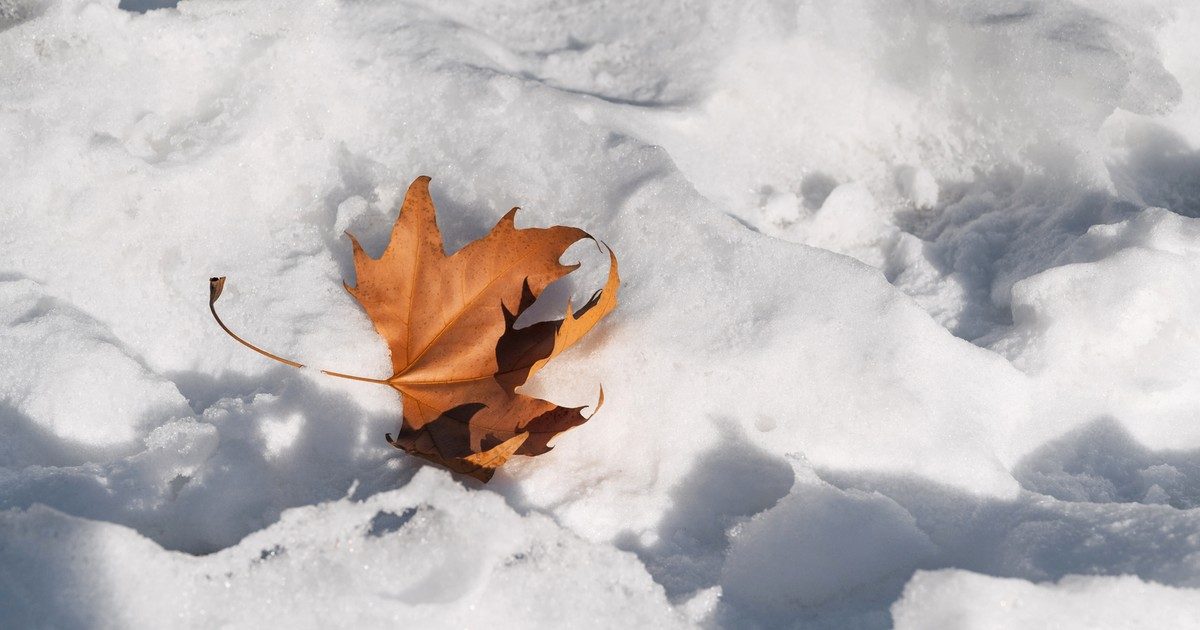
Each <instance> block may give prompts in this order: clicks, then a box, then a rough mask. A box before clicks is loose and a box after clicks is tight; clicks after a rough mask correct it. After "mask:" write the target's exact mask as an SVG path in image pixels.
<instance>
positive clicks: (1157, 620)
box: [892, 570, 1200, 630]
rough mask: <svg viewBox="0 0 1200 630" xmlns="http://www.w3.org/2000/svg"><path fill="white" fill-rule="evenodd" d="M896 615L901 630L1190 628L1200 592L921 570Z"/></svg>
mask: <svg viewBox="0 0 1200 630" xmlns="http://www.w3.org/2000/svg"><path fill="white" fill-rule="evenodd" d="M1130 600H1136V601H1137V605H1136V606H1131V605H1129V602H1130ZM892 614H893V616H894V617H895V619H896V628H897V630H904V629H907V628H948V627H957V628H964V627H969V628H978V629H979V630H987V629H990V628H997V629H999V628H1096V629H1097V630H1100V629H1103V630H1119V629H1120V630H1135V629H1137V628H1190V627H1193V626H1195V625H1196V624H1200V592H1197V591H1195V590H1190V589H1179V588H1172V587H1170V586H1163V585H1161V584H1155V583H1154V582H1143V581H1142V580H1139V579H1137V578H1135V577H1132V576H1113V577H1085V576H1072V577H1069V578H1063V579H1062V580H1059V581H1058V582H1057V583H1054V584H1034V583H1031V582H1026V581H1025V580H1017V579H1006V578H997V577H989V576H985V575H979V574H976V573H971V572H969V571H956V570H942V571H919V572H917V574H916V575H915V576H913V579H912V580H911V581H910V582H909V583H908V586H906V587H905V588H904V597H903V598H902V599H901V600H900V601H898V602H896V604H895V605H894V606H893V607H892Z"/></svg>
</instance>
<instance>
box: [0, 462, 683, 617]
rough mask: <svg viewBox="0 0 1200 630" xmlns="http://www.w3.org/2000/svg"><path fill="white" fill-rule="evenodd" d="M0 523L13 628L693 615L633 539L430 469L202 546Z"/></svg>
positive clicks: (85, 526)
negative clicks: (223, 544) (175, 546)
mask: <svg viewBox="0 0 1200 630" xmlns="http://www.w3.org/2000/svg"><path fill="white" fill-rule="evenodd" d="M0 535H2V536H3V537H4V540H5V545H4V546H3V548H0V584H4V585H5V587H6V591H7V592H6V594H5V602H6V603H5V604H4V606H3V610H4V613H5V623H6V625H10V626H13V627H63V628H66V627H87V626H90V625H93V624H94V623H96V621H97V620H101V622H102V624H103V625H104V626H109V627H145V628H150V627H164V626H170V627H175V628H213V627H228V628H261V627H266V626H270V627H279V626H286V627H290V628H328V627H332V626H337V627H349V626H356V627H364V626H366V627H383V626H387V625H396V624H403V625H416V626H420V627H423V628H461V627H466V626H476V625H487V626H488V627H498V628H527V627H529V626H530V625H542V624H545V625H552V626H557V627H565V626H569V627H573V628H576V627H578V628H611V627H613V626H614V625H618V626H621V627H655V628H681V627H685V625H686V624H685V622H686V620H685V619H684V618H683V617H682V616H680V615H679V614H676V613H674V612H673V611H672V609H671V607H670V606H669V605H668V604H667V602H666V598H665V597H664V595H663V592H662V588H661V587H659V586H658V585H657V584H655V583H654V582H653V581H652V580H651V579H650V576H649V575H647V574H646V572H645V570H644V569H643V568H642V566H641V564H640V563H639V562H638V561H637V559H636V558H635V557H633V556H632V555H631V554H627V553H623V552H620V551H616V550H614V549H612V548H611V547H607V546H602V545H594V544H590V543H587V542H584V541H582V540H580V539H579V538H578V537H577V536H574V535H572V534H570V533H569V532H566V531H564V530H563V529H561V528H559V527H557V526H556V525H554V523H553V522H552V521H551V520H550V519H548V518H546V517H544V516H538V515H532V516H525V517H522V516H520V515H518V514H516V513H515V512H513V511H512V509H510V508H508V507H507V506H505V505H504V502H503V500H501V499H500V498H499V497H496V496H495V495H491V494H487V493H477V492H469V491H467V490H465V489H464V488H462V486H460V485H458V484H456V483H454V482H452V481H450V479H449V478H448V475H447V474H445V473H441V472H435V471H432V470H426V471H422V472H421V473H419V474H418V475H417V476H416V477H414V478H413V480H412V481H411V482H410V483H409V484H408V485H406V486H405V487H404V488H403V489H400V490H393V491H388V492H382V493H378V494H375V495H374V496H372V497H371V498H369V499H367V500H364V501H352V500H349V499H342V500H340V501H335V502H331V503H322V504H317V505H312V506H308V507H304V508H296V509H293V510H289V511H287V512H285V513H284V514H283V515H282V517H281V518H280V519H279V521H278V522H277V523H275V524H273V525H271V526H270V527H268V528H266V529H263V530H262V531H259V532H256V533H254V534H253V535H252V536H248V537H246V539H244V540H243V541H241V542H240V543H239V544H237V545H236V546H233V547H229V548H227V549H224V550H222V551H221V552H219V553H216V554H212V555H208V556H202V557H194V556H189V555H186V554H181V553H177V552H170V551H164V550H163V549H162V548H161V547H159V546H158V545H155V544H154V543H153V542H151V541H148V540H146V539H145V538H143V537H141V536H139V535H138V534H137V533H136V532H134V531H132V530H129V529H126V528H124V527H120V526H117V525H110V524H106V523H100V522H96V521H87V520H83V519H78V518H73V517H70V516H66V515H64V514H62V513H60V512H56V511H54V510H51V509H49V508H45V507H37V508H33V509H30V510H28V511H25V512H10V513H7V514H4V515H0ZM397 569H399V570H397ZM563 584H570V585H571V588H570V589H561V588H560V587H561V586H562V585H563ZM553 593H559V596H558V597H557V598H556V597H554V596H552V594H553Z"/></svg>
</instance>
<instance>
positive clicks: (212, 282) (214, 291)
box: [208, 276, 225, 306]
mask: <svg viewBox="0 0 1200 630" xmlns="http://www.w3.org/2000/svg"><path fill="white" fill-rule="evenodd" d="M224 289H225V276H220V277H217V276H213V277H211V278H209V279H208V303H209V305H210V306H211V305H212V304H215V303H216V301H217V298H219V297H221V291H223V290H224Z"/></svg>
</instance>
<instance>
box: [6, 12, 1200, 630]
mask: <svg viewBox="0 0 1200 630" xmlns="http://www.w3.org/2000/svg"><path fill="white" fill-rule="evenodd" d="M601 15H603V16H605V17H604V19H600V17H599V16H601ZM1196 24H1200V14H1197V13H1196V11H1195V10H1194V9H1192V8H1189V7H1187V6H1183V5H1182V4H1180V5H1179V6H1174V5H1167V6H1159V5H1151V4H1143V3H1138V4H1136V5H1133V6H1128V5H1126V4H1124V3H1116V2H1107V1H1101V0H1095V1H1089V2H1072V1H1067V0H1058V1H1055V0H1044V1H1040V2H1026V3H1007V4H1004V5H1003V6H998V5H995V4H994V3H985V2H969V3H961V2H954V3H950V2H925V3H911V4H901V5H897V4H896V3H891V2H883V1H882V0H856V1H854V2H810V3H797V4H796V5H795V6H792V5H788V4H787V3H770V2H763V3H757V2H751V3H728V4H727V3H722V2H708V3H701V4H700V5H696V4H695V3H686V2H663V3H654V4H653V5H652V6H651V5H644V4H643V3H639V2H632V1H630V2H624V1H618V0H611V1H608V2H604V3H601V4H598V5H597V4H579V5H574V4H567V5H562V6H560V5H557V4H553V5H544V4H540V3H521V2H504V3H495V2H482V1H480V2H464V3H454V4H453V5H452V6H449V7H445V6H441V3H410V4H403V5H394V4H387V3H361V2H360V3H348V2H334V1H330V2H318V3H310V4H305V5H303V6H295V5H294V3H282V2H244V1H235V2H208V1H202V0H188V1H185V2H182V3H180V4H179V5H178V7H177V8H175V9H167V10H156V11H149V12H146V13H143V14H138V13H131V12H128V11H123V10H121V9H120V8H119V7H118V5H117V2H116V0H56V1H52V0H45V1H41V0H37V1H35V0H12V1H9V2H2V1H0V78H2V80H0V163H2V164H3V168H0V191H3V192H0V297H2V300H0V377H2V378H0V381H2V383H0V435H3V436H4V437H6V438H8V439H7V440H5V444H4V446H0V507H2V508H10V511H8V512H6V513H4V514H3V516H2V517H0V518H2V519H3V521H4V523H5V525H4V526H3V533H0V550H2V551H0V552H2V553H4V554H7V556H6V558H10V559H11V562H9V561H6V562H5V563H4V565H3V566H5V567H6V568H7V567H8V566H12V567H17V568H14V569H11V570H9V572H8V573H5V579H4V580H3V581H0V594H3V595H4V596H3V597H0V620H8V619H14V620H17V622H25V621H32V620H35V619H36V616H37V615H41V614H44V613H43V612H42V611H44V610H45V609H46V607H47V606H48V605H49V604H51V603H53V604H54V606H55V607H56V608H55V609H56V610H58V609H61V615H62V617H61V618H56V619H54V620H52V621H53V622H55V623H58V624H59V625H64V626H72V625H85V624H87V623H89V622H88V621H85V620H84V618H83V617H80V616H79V615H82V614H83V613H82V611H84V610H85V609H86V610H88V611H90V612H89V614H90V615H91V616H90V617H88V619H89V620H93V622H94V623H96V624H98V625H112V626H153V625H161V624H163V623H167V619H168V616H169V615H173V614H176V613H178V612H181V611H182V612H185V613H187V614H186V615H185V616H186V617H187V620H188V621H192V620H194V622H193V623H195V625H200V626H209V625H214V624H221V623H231V624H245V625H253V624H254V623H255V621H261V620H263V619H266V618H267V617H266V615H268V614H269V613H271V612H273V611H274V612H276V613H277V614H278V615H280V617H278V618H279V619H288V620H291V621H295V622H298V623H302V624H303V623H310V622H309V620H312V621H311V624H313V625H321V622H323V621H327V622H332V621H334V620H335V619H334V617H332V616H331V615H335V614H336V615H338V617H337V619H339V620H340V619H342V618H345V619H348V620H356V621H359V622H361V623H363V624H366V625H383V624H385V623H388V624H391V623H395V622H402V623H416V624H418V625H425V624H429V623H435V622H437V623H442V622H445V623H446V624H447V625H471V623H472V620H473V619H474V617H472V616H471V615H473V614H475V613H472V612H470V611H471V610H472V609H474V610H476V611H493V612H495V613H496V614H497V615H500V616H501V617H503V618H504V619H505V620H511V623H512V625H523V626H527V625H531V624H532V625H551V624H552V623H556V622H561V623H565V624H569V625H580V624H587V623H593V624H595V625H616V624H618V623H621V624H625V625H650V624H670V623H679V624H689V623H693V624H708V625H715V626H730V627H733V626H743V625H746V624H758V625H762V626H764V627H776V626H789V625H794V624H796V623H801V624H806V623H811V624H815V625H818V626H819V625H834V626H837V625H860V626H866V627H881V626H886V625H888V624H889V622H890V618H889V616H888V612H887V611H888V609H889V605H890V604H891V603H892V602H893V601H894V600H896V598H898V597H899V596H900V595H901V589H902V588H904V584H905V583H906V582H907V581H908V579H909V577H910V576H911V575H912V573H913V572H914V571H915V570H918V569H936V568H940V567H955V568H962V569H967V570H971V571H976V572H979V573H984V574H988V575H1003V576H1018V577H1022V578H1025V579H1030V580H1043V581H1044V580H1057V579H1060V578H1062V577H1064V576H1066V575H1069V574H1073V573H1084V574H1097V573H1099V574H1122V573H1130V574H1134V575H1137V576H1140V577H1141V578H1143V579H1152V580H1156V581H1158V582H1161V583H1164V584H1169V585H1174V586H1179V587H1200V584H1198V583H1197V582H1198V580H1200V578H1198V576H1200V568H1198V567H1197V565H1196V561H1195V558H1197V557H1200V555H1197V553H1198V550H1197V549H1196V545H1197V542H1196V541H1198V540H1200V531H1198V530H1200V526H1197V525H1196V523H1197V522H1198V521H1197V520H1196V518H1195V516H1196V515H1195V513H1194V510H1195V509H1196V497H1197V496H1200V491H1197V485H1196V484H1197V483H1198V480H1200V475H1197V474H1195V470H1194V467H1193V466H1192V465H1191V464H1190V462H1191V461H1192V459H1191V458H1192V456H1193V455H1194V451H1195V449H1197V448H1200V432H1198V431H1200V430H1198V429H1196V428H1195V426H1193V425H1194V423H1192V422H1189V420H1190V419H1191V418H1193V417H1194V416H1195V414H1196V412H1197V410H1198V409H1200V399H1197V394H1196V391H1198V390H1197V389H1196V388H1195V387H1194V386H1193V383H1192V380H1190V376H1189V375H1191V374H1193V373H1194V372H1195V367H1196V363H1195V359H1194V357H1196V356H1200V355H1198V354H1197V350H1200V348H1197V343H1198V342H1197V336H1196V330H1197V328H1196V326H1195V323H1194V321H1193V320H1195V313H1196V312H1197V306H1198V305H1197V304H1196V299H1197V298H1196V296H1197V295H1200V287H1197V286H1196V282H1195V280H1194V278H1195V277H1196V273H1195V272H1196V271H1197V270H1196V265H1197V251H1198V247H1200V246H1198V245H1197V243H1200V234H1198V233H1197V230H1198V229H1200V228H1197V227H1196V223H1195V221H1196V220H1197V219H1193V218H1189V217H1194V216H1196V215H1197V214H1200V212H1197V211H1196V208H1198V207H1200V205H1197V204H1200V194H1197V189H1196V188H1195V170H1194V167H1195V166H1196V165H1197V164H1198V163H1200V162H1197V157H1196V155H1197V154H1196V151H1195V150H1194V149H1193V148H1192V147H1194V146H1195V143H1196V141H1197V140H1196V139H1197V138H1200V135H1196V129H1197V128H1195V127H1193V126H1191V125H1192V123H1190V122H1188V121H1189V120H1190V119H1189V118H1188V117H1187V116H1186V115H1183V114H1181V112H1183V113H1184V114H1186V113H1187V112H1194V111H1196V110H1195V107H1196V105H1195V103H1196V99H1197V95H1198V94H1200V93H1198V92H1197V90H1200V75H1198V74H1197V72H1198V71H1200V70H1198V68H1200V66H1197V65H1196V64H1195V61H1194V59H1195V56H1194V55H1193V56H1189V54H1188V53H1189V51H1193V50H1194V46H1195V44H1194V42H1193V41H1192V38H1191V36H1190V35H1189V33H1190V31H1189V30H1188V28H1185V26H1186V27H1189V28H1190V27H1192V26H1195V25H1196ZM1181 25H1184V26H1181ZM419 174H429V175H432V176H433V186H432V192H433V196H434V199H435V200H436V201H437V203H438V205H439V208H440V210H441V213H440V216H439V221H440V225H441V227H442V229H443V232H444V233H445V235H446V240H447V245H448V248H449V249H451V250H453V249H456V248H458V247H460V246H461V245H463V244H464V243H466V242H468V241H469V240H471V239H473V238H476V237H478V236H480V235H482V234H483V233H485V231H486V230H487V229H488V228H489V227H490V226H491V225H492V223H493V222H494V221H495V219H496V217H498V216H499V215H500V214H501V213H502V212H503V211H504V210H506V209H507V208H509V207H511V206H514V205H521V206H522V207H523V208H524V210H523V211H522V213H521V215H520V216H519V220H520V221H522V222H524V223H525V224H527V225H548V224H557V223H561V224H570V225H577V226H580V227H582V228H584V229H586V230H588V231H589V232H591V233H593V234H596V235H597V236H598V237H600V238H602V239H604V240H605V241H606V242H607V243H609V244H611V245H612V246H613V248H614V249H615V250H616V252H617V253H618V255H619V256H620V259H621V269H622V276H623V278H624V279H625V285H624V286H623V288H622V304H621V306H620V308H619V309H618V310H617V311H616V312H615V313H614V314H613V316H612V317H611V318H610V319H609V320H608V321H606V323H605V324H604V325H602V326H601V327H599V328H598V329H597V330H596V331H595V332H594V333H593V334H592V335H590V336H589V339H588V340H586V341H585V342H583V343H581V344H580V345H579V346H578V347H577V348H575V349H573V350H572V351H571V352H569V353H567V354H566V355H564V356H563V357H561V358H560V359H559V360H558V361H556V365H553V366H551V367H550V368H549V369H547V370H545V371H544V372H542V373H540V374H539V378H538V380H537V381H536V382H535V383H533V384H532V385H531V389H533V390H535V391H534V393H537V394H540V395H542V396H544V397H547V398H549V399H551V400H554V401H556V402H560V403H563V404H590V403H591V402H592V401H593V400H594V396H595V388H596V385H597V384H598V383H602V384H603V385H604V388H605V392H606V398H607V400H608V402H607V403H606V405H605V408H604V410H603V412H602V413H601V414H600V415H599V416H597V417H596V418H595V419H594V420H593V421H591V422H589V423H588V424H586V425H584V426H583V427H581V428H579V429H577V430H574V431H572V432H570V433H568V434H566V435H564V436H563V437H562V438H561V439H560V440H559V441H558V443H557V446H556V449H555V451H554V452H553V453H550V454H548V455H546V456H544V457H539V458H536V459H522V460H520V461H517V462H514V463H513V464H511V465H510V466H508V467H506V468H505V470H504V471H502V472H501V473H500V474H499V475H498V476H497V477H496V479H495V480H494V481H493V482H492V483H491V484H490V485H488V486H487V487H482V486H479V485H477V484H473V483H470V482H464V483H468V486H466V487H464V486H462V485H459V484H458V483H456V482H453V481H450V480H449V479H448V477H447V476H446V475H445V474H443V473H435V472H432V471H428V470H425V469H424V467H422V466H421V465H420V464H419V463H417V462H415V461H413V460H412V459H411V458H408V457H405V456H404V455H403V454H400V453H398V452H396V451H394V450H392V449H390V448H389V447H388V446H387V445H386V444H385V443H384V442H383V439H382V436H383V434H384V433H385V432H388V431H393V430H394V428H395V424H396V422H397V419H398V417H399V414H400V412H401V410H400V408H399V401H398V400H397V399H396V397H395V396H394V393H393V392H391V391H390V390H388V389H387V388H383V387H378V386H372V385H369V384H361V383H348V382H338V381H333V380H331V379H327V378H322V377H321V376H320V375H319V374H316V373H315V372H312V371H295V370H290V369H287V368H283V367H279V366H276V365H274V364H270V363H268V362H266V361H265V360H263V359H262V357H260V356H258V355H255V354H253V353H250V352H247V351H246V350H245V349H244V348H243V347H241V346H239V345H237V344H236V343H234V342H232V341H231V340H229V339H228V338H227V337H225V336H224V335H223V333H221V331H220V330H219V329H218V328H217V327H216V326H215V325H214V323H213V322H212V321H211V318H210V317H209V315H208V313H207V305H206V303H205V300H206V296H207V286H206V279H207V278H208V277H209V276H212V275H226V276H229V282H228V284H227V288H226V291H225V295H224V297H223V299H222V308H223V317H224V319H225V320H226V321H227V322H228V323H229V324H230V325H231V326H233V327H234V328H235V329H237V330H239V331H240V332H241V333H243V334H244V336H246V337H247V338H250V339H253V340H254V341H255V342H257V343H259V344H261V345H263V346H264V347H266V348H269V349H270V350H272V351H273V352H276V353H279V354H281V355H284V356H289V357H293V358H296V359H299V360H302V361H304V362H306V363H309V364H312V365H316V366H320V367H328V368H332V369H336V370H339V371H343V372H352V373H360V374H384V373H385V372H386V369H387V364H388V360H387V357H386V351H385V349H384V347H383V344H381V343H380V342H379V340H378V338H377V336H376V335H375V333H374V332H373V330H372V327H371V325H370V323H369V322H368V321H367V320H366V318H365V317H364V316H363V314H362V312H361V311H360V310H359V309H358V308H357V307H356V306H355V304H354V302H353V300H352V299H351V298H350V297H349V296H348V295H347V294H346V293H345V292H344V291H343V290H342V288H341V282H342V281H343V279H345V280H349V281H352V280H353V278H352V274H353V266H352V264H351V257H350V248H349V243H348V242H347V241H346V240H345V239H344V237H343V236H342V233H343V232H344V231H346V230H350V231H353V232H354V233H355V234H356V235H358V236H359V238H360V240H361V241H362V242H363V244H364V245H365V246H366V248H367V249H368V250H369V251H373V252H375V251H378V250H379V249H380V248H381V247H382V246H383V244H384V242H385V239H386V238H387V235H388V232H389V227H390V223H391V221H392V219H393V216H394V215H393V212H394V211H395V205H396V201H397V198H398V196H399V195H400V194H401V193H402V191H403V190H404V188H405V186H406V185H407V183H408V182H409V181H410V180H411V179H412V178H413V177H415V176H417V175H419ZM1152 205H1159V206H1163V207H1162V208H1151V207H1148V206H1152ZM571 256H578V257H579V258H580V259H582V260H583V262H584V264H585V267H584V270H583V272H582V273H581V274H580V275H581V277H579V278H576V279H573V280H572V281H570V282H567V283H565V284H564V286H562V287H558V288H556V289H555V291H554V296H555V298H557V299H559V300H563V301H565V299H566V298H567V296H568V295H570V294H574V295H577V296H579V295H587V294H590V293H591V291H592V290H594V288H595V286H598V284H599V282H600V281H601V276H602V274H603V272H604V264H603V260H602V259H601V258H600V257H599V256H598V255H597V254H596V253H595V252H593V251H590V250H588V249H587V248H580V249H579V251H577V252H576V251H572V252H570V254H569V256H568V257H571ZM1170 449H1176V450H1170ZM1178 449H1184V450H1182V451H1181V450H1178ZM423 505H429V506H433V507H431V508H429V509H428V510H426V508H423V507H421V506H423ZM409 510H415V511H413V512H411V513H410V512H409ZM387 514H392V515H394V516H387ZM406 515H407V516H406ZM377 520H378V521H379V523H382V524H381V525H378V527H376V526H375V525H372V523H375V522H376V521H377ZM388 523H391V524H390V525H389V524H388ZM493 529H494V531H491V530H493ZM370 531H374V532H375V534H377V535H370V534H368V533H364V532H370ZM48 532H55V536H57V538H55V537H54V536H51V535H50V534H49V533H48ZM422 539H423V540H425V542H424V543H421V542H419V541H420V540H422ZM63 540H69V541H71V542H72V543H73V544H71V545H64V544H61V542H62V541H63ZM539 545H545V547H544V549H543V547H540V546H539ZM276 549H278V551H275V550H276ZM180 552H184V553H180ZM629 552H632V554H633V555H630V553H629ZM185 554H194V555H185ZM522 554H523V556H522V558H523V560H519V561H512V560H511V559H512V558H516V557H517V556H521V555H522ZM364 564H365V565H366V567H365V568H363V565H364ZM39 567H40V568H39ZM588 567H590V568H588ZM210 575H211V576H213V577H212V578H211V580H210V579H209V578H206V577H204V576H210ZM925 575H928V574H925V573H919V574H918V576H925ZM107 576H115V577H114V578H113V579H107ZM327 577H328V578H329V579H326V578H327ZM918 579H925V578H921V577H919V578H918ZM226 582H228V583H229V586H228V587H226V586H225V583H226ZM60 583H66V584H69V585H70V588H69V589H68V588H63V587H60V586H58V585H59V584H60ZM285 584H286V588H284V585H285ZM564 584H570V585H572V586H571V588H570V589H566V588H563V587H562V585H564ZM575 584H578V585H579V586H578V588H576V587H575V586H574V585H575ZM167 592H171V593H173V594H176V597H175V598H174V599H173V600H172V599H171V598H167V597H166V596H165V595H163V594H164V593H167ZM518 593H519V594H520V595H519V596H518ZM68 599H69V600H70V601H66V600H68ZM531 601H535V602H538V604H537V605H536V606H535V607H528V606H529V602H531ZM905 601H908V600H905ZM64 602H66V603H64ZM264 602H265V603H264ZM307 602H313V604H308V603H307ZM327 602H337V604H336V606H333V607H327V608H322V609H320V610H315V609H314V606H318V604H319V605H324V604H325V603H327ZM542 603H545V605H544V606H543V605H541V604H542ZM897 610H899V609H897ZM601 611H603V612H601ZM260 615H262V616H260ZM553 615H563V618H562V619H558V620H557V621H556V619H555V618H552V616H553ZM620 615H628V617H627V618H618V617H619V616H620ZM489 618H490V617H489ZM347 623H349V622H347ZM504 623H508V621H505V622H504ZM501 625H503V624H501Z"/></svg>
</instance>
